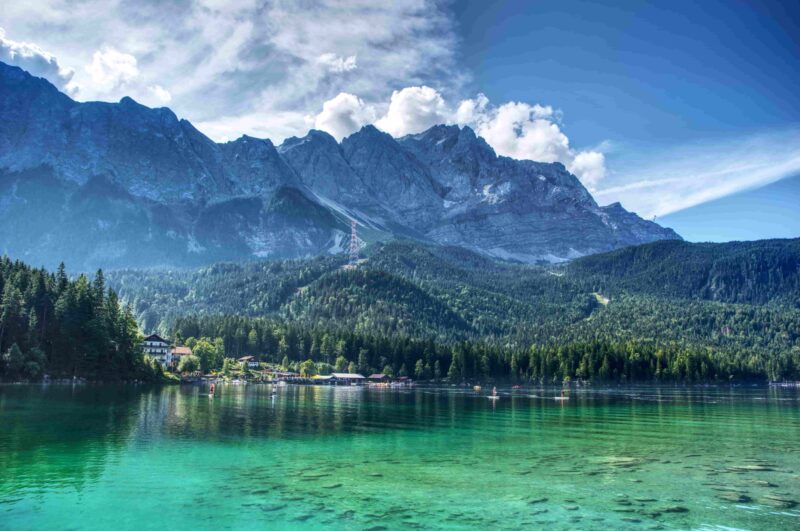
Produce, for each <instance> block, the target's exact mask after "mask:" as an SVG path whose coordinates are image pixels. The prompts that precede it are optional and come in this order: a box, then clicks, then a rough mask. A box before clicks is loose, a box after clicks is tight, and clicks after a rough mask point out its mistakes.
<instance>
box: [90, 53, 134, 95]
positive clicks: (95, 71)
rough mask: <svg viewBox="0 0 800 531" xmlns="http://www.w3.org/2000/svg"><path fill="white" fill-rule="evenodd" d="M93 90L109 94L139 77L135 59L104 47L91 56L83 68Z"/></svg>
mask: <svg viewBox="0 0 800 531" xmlns="http://www.w3.org/2000/svg"><path fill="white" fill-rule="evenodd" d="M85 70H86V72H87V73H88V74H89V76H90V78H91V81H92V85H93V87H94V89H95V90H98V91H101V92H110V91H112V90H115V89H117V88H119V87H120V86H122V85H124V84H126V83H128V82H129V81H132V80H133V79H135V78H136V77H137V76H138V75H139V67H138V64H137V61H136V58H135V57H134V56H132V55H130V54H127V53H123V52H120V51H119V50H117V49H115V48H113V47H111V46H105V47H103V49H102V50H97V51H96V52H94V55H92V62H91V63H90V64H88V65H86V67H85Z"/></svg>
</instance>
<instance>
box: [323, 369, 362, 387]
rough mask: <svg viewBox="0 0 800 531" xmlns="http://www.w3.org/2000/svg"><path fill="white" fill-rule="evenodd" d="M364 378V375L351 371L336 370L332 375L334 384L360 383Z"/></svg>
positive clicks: (331, 379) (331, 378)
mask: <svg viewBox="0 0 800 531" xmlns="http://www.w3.org/2000/svg"><path fill="white" fill-rule="evenodd" d="M364 380H365V378H364V377H363V376H362V375H360V374H355V373H351V372H334V373H333V374H331V377H330V381H331V384H333V385H360V384H362V383H364Z"/></svg>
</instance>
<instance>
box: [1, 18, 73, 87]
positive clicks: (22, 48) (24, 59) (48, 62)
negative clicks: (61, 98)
mask: <svg viewBox="0 0 800 531" xmlns="http://www.w3.org/2000/svg"><path fill="white" fill-rule="evenodd" d="M0 61H3V62H4V63H8V64H12V65H16V66H18V67H20V68H22V69H24V70H27V71H28V72H30V73H31V74H33V75H34V76H39V77H43V78H45V79H47V80H48V81H50V82H51V83H52V84H53V85H55V86H56V87H58V88H59V89H60V90H62V91H64V92H67V93H68V94H75V93H77V91H78V87H77V85H75V84H72V83H71V80H72V77H73V76H74V75H75V72H74V71H73V70H71V69H69V68H65V67H63V66H61V65H60V64H59V63H58V59H56V57H55V56H54V55H53V54H51V53H48V52H46V51H45V50H43V49H42V48H40V47H39V46H37V45H35V44H33V43H29V42H18V41H13V40H11V39H9V38H6V32H5V30H4V29H3V28H0Z"/></svg>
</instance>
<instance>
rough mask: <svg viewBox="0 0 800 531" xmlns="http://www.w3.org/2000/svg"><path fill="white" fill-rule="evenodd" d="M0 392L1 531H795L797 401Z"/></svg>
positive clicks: (12, 388)
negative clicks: (163, 530) (235, 530)
mask: <svg viewBox="0 0 800 531" xmlns="http://www.w3.org/2000/svg"><path fill="white" fill-rule="evenodd" d="M272 390H273V388H272V386H270V385H247V386H234V385H223V386H220V390H219V393H218V395H217V396H216V397H215V398H214V399H209V397H208V396H207V394H206V390H205V388H203V387H201V386H181V387H178V386H172V387H163V388H148V387H141V386H139V387H137V386H132V385H124V386H123V385H120V386H111V385H107V386H105V385H103V386H101V385H81V386H69V385H49V386H48V385H3V386H0V426H2V428H0V529H56V528H58V529H109V528H116V529H153V528H165V527H179V528H183V527H192V528H195V529H212V528H213V529H230V528H251V529H252V528H286V529H292V528H297V529H300V528H303V529H308V528H325V529H372V530H375V531H376V530H378V529H413V528H420V529H434V528H444V529H468V528H491V529H517V528H549V529H599V528H605V529H641V528H650V529H698V528H700V529H723V528H738V529H797V528H800V505H799V504H800V390H798V389H781V388H768V387H764V386H736V387H729V386H687V387H610V388H606V387H597V388H591V389H589V388H583V389H573V390H571V391H570V392H569V394H568V396H569V400H554V398H555V397H557V396H560V390H558V389H555V388H548V387H526V388H522V389H510V388H501V389H500V390H499V391H500V395H501V398H500V399H499V400H487V398H486V396H485V394H483V395H482V394H479V393H475V392H473V391H472V390H468V389H464V388H453V387H438V388H434V387H418V388H410V389H367V388H351V387H338V388H337V387H322V386H287V387H281V388H278V389H277V393H276V394H275V395H274V396H273V394H272Z"/></svg>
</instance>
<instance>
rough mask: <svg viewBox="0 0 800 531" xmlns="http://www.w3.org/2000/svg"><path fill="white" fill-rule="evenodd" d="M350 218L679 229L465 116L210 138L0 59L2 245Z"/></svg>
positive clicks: (206, 249) (163, 245)
mask: <svg viewBox="0 0 800 531" xmlns="http://www.w3.org/2000/svg"><path fill="white" fill-rule="evenodd" d="M100 183H105V184H103V186H101V185H100ZM111 189H113V190H115V191H116V192H115V193H113V194H112V193H108V192H107V191H108V190H111ZM104 190H105V191H106V192H104ZM348 218H356V219H357V220H358V221H359V222H360V223H362V224H363V225H364V226H365V227H368V228H369V229H370V230H369V231H368V232H367V233H365V234H368V236H365V237H368V238H372V239H384V238H391V237H393V236H404V237H413V238H418V239H422V240H426V241H432V242H438V243H441V244H448V245H459V246H463V247H467V248H470V249H473V250H475V251H478V252H480V253H482V254H485V255H490V256H494V257H498V258H503V259H510V260H519V261H524V262H536V261H540V260H546V261H558V260H564V259H569V258H573V257H576V256H582V255H585V254H590V253H594V252H598V251H607V250H611V249H615V248H618V247H622V246H625V245H630V244H637V243H644V242H648V241H653V240H658V239H674V238H678V236H677V235H676V234H675V233H674V232H672V231H671V230H670V229H664V228H662V227H660V226H658V225H657V224H655V223H652V222H649V221H645V220H642V219H641V218H639V217H638V216H636V215H635V214H632V213H629V212H627V211H625V210H624V209H623V208H622V207H621V205H619V204H615V205H609V206H607V207H600V206H598V205H597V203H596V202H595V201H594V199H593V198H592V196H591V194H589V192H588V191H587V190H586V189H585V188H584V187H583V185H582V184H581V183H580V181H579V180H578V179H577V178H576V177H575V176H574V175H572V174H570V173H569V172H568V171H567V170H566V169H565V168H564V166H563V165H561V164H559V163H540V162H533V161H521V160H514V159H511V158H508V157H502V156H498V155H497V154H496V153H495V152H494V150H493V149H492V148H491V146H489V145H488V144H487V143H486V141H485V140H484V139H482V138H480V137H479V136H477V135H476V134H475V132H474V131H473V130H472V129H470V128H468V127H458V126H454V125H449V126H448V125H437V126H434V127H432V128H430V129H428V130H427V131H424V132H422V133H419V134H415V135H408V136H405V137H402V138H398V139H395V138H393V137H391V136H390V135H388V134H386V133H384V132H382V131H380V130H378V129H377V128H375V127H374V126H371V125H370V126H365V127H364V128H362V129H361V130H360V131H358V132H356V133H354V134H352V135H350V136H349V137H347V138H345V139H343V140H342V142H341V143H338V142H336V140H335V139H334V138H333V137H332V136H330V135H329V134H327V133H325V132H322V131H316V130H312V131H309V133H308V134H307V135H305V136H304V137H302V138H297V137H292V138H288V139H286V140H285V141H284V142H283V143H281V144H280V145H277V146H276V145H274V144H273V143H272V142H271V141H270V140H267V139H258V138H253V137H250V136H247V135H244V136H241V137H240V138H238V139H236V140H234V141H231V142H226V143H222V144H220V143H216V142H213V141H212V140H211V139H209V138H208V137H206V136H205V135H203V134H202V133H201V132H200V131H198V130H197V129H196V128H195V127H194V126H192V124H191V123H190V122H188V121H186V120H182V119H179V118H178V117H177V116H176V115H175V114H174V113H173V112H172V111H171V110H170V109H168V108H157V109H151V108H149V107H146V106H144V105H141V104H139V103H137V102H135V101H134V100H132V99H131V98H127V97H126V98H123V99H122V100H120V102H119V103H104V102H87V103H79V102H75V101H73V100H72V99H70V98H69V97H68V96H66V95H64V94H62V93H60V92H59V91H58V90H57V89H56V88H55V87H53V86H52V85H51V84H50V83H48V82H47V81H46V80H43V79H40V78H36V77H33V76H31V75H29V74H27V73H26V72H24V71H22V70H21V69H19V68H16V67H12V66H9V65H6V64H3V63H0V219H3V220H4V221H5V223H3V227H2V228H0V233H1V234H0V236H1V237H2V238H3V241H4V242H6V243H5V244H4V245H5V246H6V247H5V249H4V250H5V251H6V252H9V253H12V254H16V255H18V256H20V257H24V258H26V259H27V260H28V261H34V262H36V261H38V262H41V263H43V264H52V263H54V262H55V261H58V260H60V259H61V258H64V259H67V260H68V261H71V262H73V263H74V264H75V265H74V267H87V268H88V267H95V266H98V265H101V266H105V267H114V266H129V265H193V264H197V263H208V262H210V261H215V260H221V259H225V260H240V259H248V258H252V257H281V258H285V257H293V256H310V255H316V254H320V253H328V252H340V251H342V250H343V248H344V245H345V244H344V242H345V240H346V232H347V230H348ZM30 227H37V230H36V231H34V230H33V229H31V228H30ZM12 229H13V230H12ZM65 242H78V244H76V245H71V246H70V245H67V244H66V243H65ZM59 254H61V255H63V256H59Z"/></svg>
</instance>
